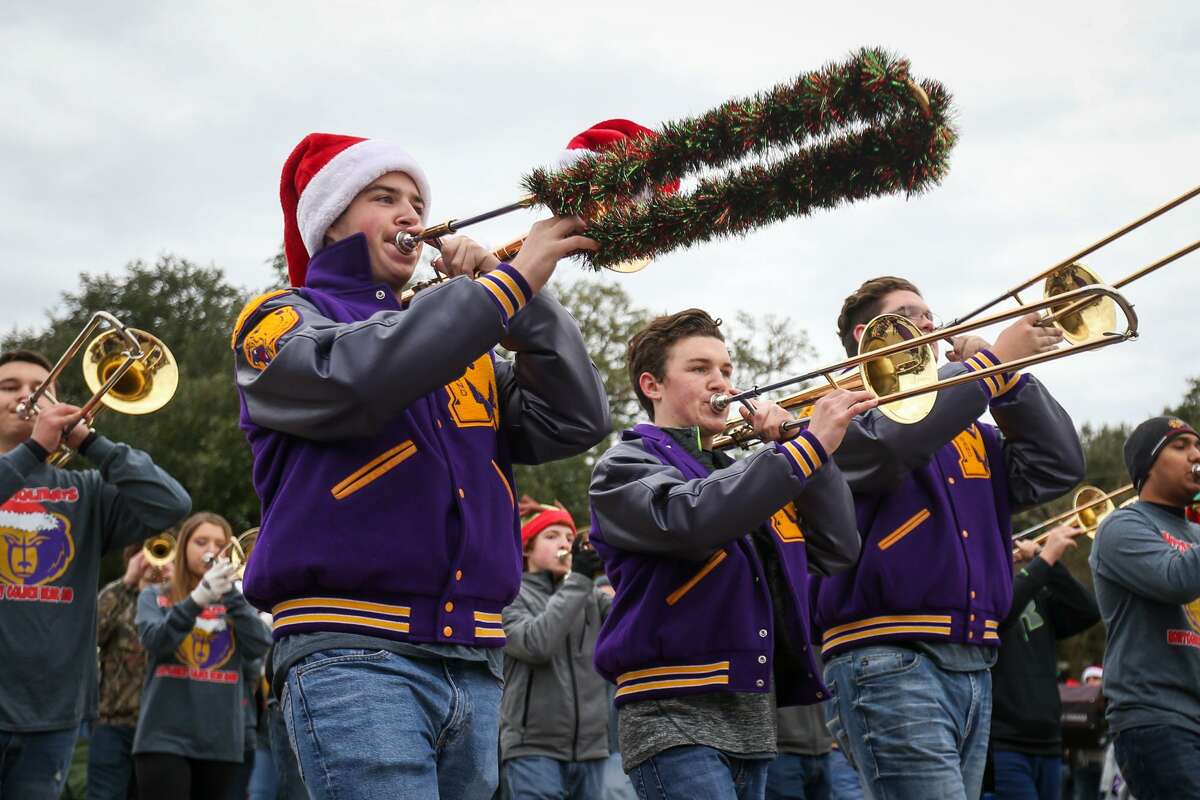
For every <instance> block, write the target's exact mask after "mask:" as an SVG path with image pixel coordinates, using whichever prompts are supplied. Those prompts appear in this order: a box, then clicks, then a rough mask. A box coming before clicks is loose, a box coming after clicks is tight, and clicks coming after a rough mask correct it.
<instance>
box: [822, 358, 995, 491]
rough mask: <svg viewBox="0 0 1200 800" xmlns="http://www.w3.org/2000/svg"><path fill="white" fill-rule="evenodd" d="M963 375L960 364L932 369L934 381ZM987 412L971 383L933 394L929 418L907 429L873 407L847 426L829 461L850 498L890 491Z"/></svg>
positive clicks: (976, 384) (979, 392)
mask: <svg viewBox="0 0 1200 800" xmlns="http://www.w3.org/2000/svg"><path fill="white" fill-rule="evenodd" d="M965 371H966V367H965V366H963V365H962V364H946V365H944V366H942V367H941V369H939V370H938V377H939V378H949V377H952V376H954V375H959V374H961V373H963V372H965ZM987 407H988V397H987V392H985V391H984V389H983V387H982V386H981V385H980V384H979V382H978V381H975V382H971V383H964V384H962V385H961V386H955V387H953V388H951V389H946V390H944V391H941V392H938V393H937V400H936V401H935V402H934V404H933V409H932V410H931V411H930V412H929V416H927V417H925V419H923V420H921V421H920V422H917V423H913V424H911V425H905V424H902V423H899V422H893V421H892V420H890V419H888V418H887V417H885V416H884V415H883V413H882V412H881V411H880V410H879V409H877V408H873V409H871V410H870V411H868V412H866V413H865V414H859V415H858V416H857V417H855V418H854V419H853V420H852V421H851V422H850V427H849V428H847V429H846V438H845V439H843V440H842V445H841V447H839V448H838V449H837V452H836V453H835V454H834V460H835V461H837V464H838V466H839V467H841V468H842V472H844V473H845V475H846V480H847V481H848V482H849V484H850V488H851V489H852V490H854V492H855V493H858V494H880V493H883V492H889V491H892V490H893V489H895V488H896V487H897V486H899V485H900V484H901V483H902V482H903V481H904V479H905V477H907V475H908V473H909V472H911V471H912V470H913V469H915V468H917V467H919V466H921V465H922V464H924V463H925V462H927V461H928V460H929V459H930V458H931V457H932V456H933V454H934V453H936V452H937V451H938V449H939V448H941V446H942V445H944V444H946V442H948V441H950V440H951V439H953V438H954V437H955V436H957V435H958V434H960V433H962V432H963V431H964V430H965V429H966V428H967V426H969V425H970V424H971V423H972V422H974V421H975V420H977V419H979V417H980V416H981V415H982V414H983V412H984V411H986V410H987Z"/></svg>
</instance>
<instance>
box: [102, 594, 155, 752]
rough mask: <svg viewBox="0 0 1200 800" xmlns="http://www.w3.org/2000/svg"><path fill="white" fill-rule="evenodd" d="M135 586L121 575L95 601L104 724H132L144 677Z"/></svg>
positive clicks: (136, 714) (143, 655) (135, 723)
mask: <svg viewBox="0 0 1200 800" xmlns="http://www.w3.org/2000/svg"><path fill="white" fill-rule="evenodd" d="M138 594H139V592H138V588H137V587H136V586H132V587H131V586H126V585H125V584H124V583H123V582H122V581H121V579H120V578H118V579H117V580H115V581H113V582H112V583H110V584H108V585H107V586H105V587H104V588H103V589H101V590H100V597H99V599H98V601H97V614H98V616H99V620H98V622H99V625H98V628H97V634H98V636H97V641H98V643H99V645H100V708H99V711H100V716H99V718H98V720H97V721H98V722H100V723H101V724H103V725H127V726H129V727H131V728H132V727H135V726H136V725H137V720H138V705H139V703H140V701H141V697H142V684H143V683H145V680H146V651H145V650H143V649H142V645H141V642H139V641H138V632H137V627H136V626H135V625H134V624H133V620H134V616H135V615H136V614H137V600H138Z"/></svg>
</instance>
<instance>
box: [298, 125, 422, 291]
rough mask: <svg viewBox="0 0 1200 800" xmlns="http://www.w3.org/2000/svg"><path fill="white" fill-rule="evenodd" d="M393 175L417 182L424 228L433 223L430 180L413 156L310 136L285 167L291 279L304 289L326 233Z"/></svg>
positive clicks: (350, 139) (371, 143) (379, 145)
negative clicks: (374, 184) (381, 178)
mask: <svg viewBox="0 0 1200 800" xmlns="http://www.w3.org/2000/svg"><path fill="white" fill-rule="evenodd" d="M389 172H403V173H404V174H406V175H408V177H410V178H412V180H413V183H415V184H416V185H417V191H419V192H420V193H421V197H422V198H423V199H424V200H425V210H424V211H422V213H421V222H425V221H427V220H428V217H429V199H430V197H429V195H430V193H429V179H428V178H426V177H425V171H424V170H422V169H421V167H420V165H419V164H417V161H416V159H414V158H413V157H412V156H411V155H409V153H408V151H406V150H403V149H401V148H399V147H397V146H396V145H394V144H390V143H388V142H384V141H380V140H378V139H363V138H361V137H358V136H342V135H340V134H336V133H310V134H309V135H308V136H305V137H304V138H303V139H302V140H301V141H300V144H298V145H296V149H295V150H293V151H292V154H291V155H289V156H288V158H287V161H286V162H284V165H283V175H282V177H281V178H280V180H279V202H280V203H281V204H282V205H283V250H284V254H285V255H286V256H287V265H288V278H290V279H291V282H292V285H293V286H303V285H304V278H305V275H306V274H307V273H308V260H309V258H311V257H312V256H314V255H316V253H317V251H318V250H320V249H321V245H322V243H323V242H324V240H325V232H326V231H327V230H329V226H330V225H332V224H333V222H334V220H336V219H337V218H338V217H340V216H341V215H342V212H343V211H345V210H346V207H347V206H349V205H350V201H351V200H353V199H354V197H355V195H357V194H358V193H359V192H361V191H362V190H363V189H365V188H366V187H367V186H369V185H370V183H371V181H373V180H375V179H376V178H378V177H379V176H380V175H385V174H387V173H389Z"/></svg>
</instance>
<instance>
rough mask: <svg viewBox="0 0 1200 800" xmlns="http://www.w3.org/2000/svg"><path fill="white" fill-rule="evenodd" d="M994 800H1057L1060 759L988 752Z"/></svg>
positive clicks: (1059, 794) (1058, 797)
mask: <svg viewBox="0 0 1200 800" xmlns="http://www.w3.org/2000/svg"><path fill="white" fill-rule="evenodd" d="M992 765H993V767H994V770H995V774H996V791H995V796H996V800H1061V798H1062V758H1060V757H1059V756H1031V755H1027V754H1025V753H1014V752H1011V751H1009V750H997V751H995V752H994V753H992Z"/></svg>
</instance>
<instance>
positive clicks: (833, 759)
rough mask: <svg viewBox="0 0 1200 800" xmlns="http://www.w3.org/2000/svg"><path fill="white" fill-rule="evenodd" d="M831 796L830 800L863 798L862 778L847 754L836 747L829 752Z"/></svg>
mask: <svg viewBox="0 0 1200 800" xmlns="http://www.w3.org/2000/svg"><path fill="white" fill-rule="evenodd" d="M829 797H830V800H863V790H862V780H861V779H860V778H859V777H858V773H857V772H855V771H854V767H852V766H850V762H849V761H847V760H846V754H845V753H843V752H842V751H841V750H840V749H836V748H835V749H834V751H833V752H832V753H830V754H829Z"/></svg>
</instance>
